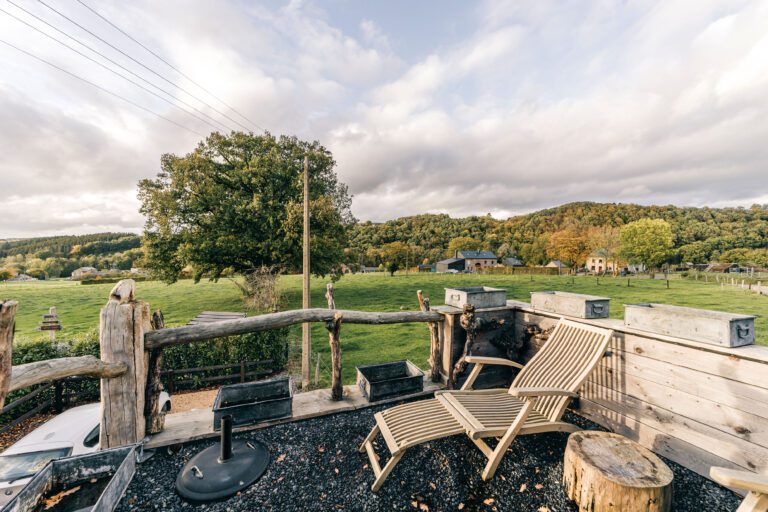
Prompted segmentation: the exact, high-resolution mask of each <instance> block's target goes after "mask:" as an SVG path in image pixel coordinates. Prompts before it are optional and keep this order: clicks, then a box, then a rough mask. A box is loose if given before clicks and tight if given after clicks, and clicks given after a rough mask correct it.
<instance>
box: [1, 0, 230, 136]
mask: <svg viewBox="0 0 768 512" xmlns="http://www.w3.org/2000/svg"><path fill="white" fill-rule="evenodd" d="M0 12H2V13H4V14H6V15H8V16H10V17H11V18H13V19H15V20H16V21H18V22H19V23H23V24H25V25H27V26H28V27H30V28H31V29H33V30H36V31H38V32H40V33H41V34H43V35H44V36H46V37H48V38H50V39H52V40H53V41H55V42H57V43H59V44H60V45H62V46H64V47H65V48H68V49H69V50H72V51H73V52H75V53H77V54H78V55H80V56H81V57H83V58H85V59H88V60H89V61H91V62H93V63H94V64H97V65H99V66H101V67H102V68H104V69H106V70H107V71H109V72H110V73H114V74H115V75H117V76H119V77H120V78H122V79H123V80H126V81H128V82H130V83H132V84H133V85H135V86H136V87H140V88H141V89H143V90H145V91H146V92H148V93H149V94H151V95H153V96H156V97H158V98H160V99H161V100H163V101H165V102H166V103H168V104H170V105H171V106H173V107H175V108H177V109H179V110H181V111H182V112H184V113H185V114H189V115H190V116H192V117H194V118H195V119H197V120H198V121H202V122H204V123H205V124H207V125H208V126H210V127H212V128H213V129H214V130H219V129H220V127H218V126H216V125H214V124H212V123H210V122H208V121H206V120H205V119H203V118H202V117H199V116H196V115H195V114H193V113H192V112H190V111H188V110H186V109H184V108H182V107H180V106H178V105H176V104H175V103H173V102H172V101H170V100H169V99H167V98H164V97H162V96H160V95H159V94H157V93H156V92H155V91H152V90H150V89H149V88H147V87H145V86H143V85H141V84H140V83H138V82H134V81H133V80H131V79H130V78H128V77H127V76H125V75H121V74H120V73H118V72H117V71H115V70H114V69H111V68H110V67H108V66H106V65H104V64H103V63H101V62H99V61H97V60H96V59H94V58H92V57H89V56H88V55H86V54H84V53H83V52H81V51H80V50H77V49H75V48H73V47H71V46H69V45H68V44H67V43H65V42H63V41H59V40H58V39H56V38H55V37H53V36H52V35H50V34H46V33H45V32H43V31H42V30H40V29H39V28H37V27H35V26H34V25H32V24H30V23H27V22H26V21H24V20H22V19H21V18H18V17H17V16H15V15H14V14H11V13H9V12H8V11H6V10H5V9H3V8H2V7H0ZM161 90H162V89H161ZM193 108H194V107H193Z"/></svg>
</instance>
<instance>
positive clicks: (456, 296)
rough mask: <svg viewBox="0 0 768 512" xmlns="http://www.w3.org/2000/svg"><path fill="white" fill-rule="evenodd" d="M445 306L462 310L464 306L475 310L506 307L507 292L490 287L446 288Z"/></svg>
mask: <svg viewBox="0 0 768 512" xmlns="http://www.w3.org/2000/svg"><path fill="white" fill-rule="evenodd" d="M445 304H446V305H448V306H454V307H457V308H462V307H464V305H465V304H469V305H470V306H474V307H475V308H476V309H483V308H501V307H504V306H506V305H507V290H503V289H501V288H491V287H490V286H468V287H465V288H446V289H445Z"/></svg>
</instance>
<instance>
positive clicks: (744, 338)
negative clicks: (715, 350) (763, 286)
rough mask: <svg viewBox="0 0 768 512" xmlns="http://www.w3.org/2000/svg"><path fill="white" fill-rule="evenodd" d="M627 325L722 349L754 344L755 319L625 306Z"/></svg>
mask: <svg viewBox="0 0 768 512" xmlns="http://www.w3.org/2000/svg"><path fill="white" fill-rule="evenodd" d="M624 325H626V326H627V327H632V328H634V329H637V330H640V331H647V332H652V333H656V334H665V335H667V336H675V337H677V338H683V339H687V340H693V341H700V342H702V343H709V344H710V345H719V346H721V347H741V346H744V345H752V344H753V343H754V342H755V317H754V316H751V315H738V314H733V313H724V312H722V311H710V310H707V309H696V308H686V307H681V306H669V305H667V304H626V305H625V306H624Z"/></svg>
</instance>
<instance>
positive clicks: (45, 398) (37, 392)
mask: <svg viewBox="0 0 768 512" xmlns="http://www.w3.org/2000/svg"><path fill="white" fill-rule="evenodd" d="M89 380H93V378H89V377H69V378H67V379H62V380H57V381H55V382H46V383H44V384H41V385H40V386H38V387H36V388H35V389H34V390H32V391H30V392H29V393H27V394H25V395H23V396H21V397H19V398H17V399H16V400H14V401H13V402H11V403H9V404H6V405H5V407H3V408H2V409H0V416H3V415H6V414H9V413H11V412H13V411H14V410H16V409H22V410H24V409H25V408H27V410H24V412H23V413H21V414H20V415H18V416H16V417H14V418H13V419H11V420H9V421H8V422H7V423H4V424H3V425H2V426H1V427H0V434H3V433H5V432H7V431H9V430H11V429H12V428H13V427H15V426H16V425H19V424H20V423H23V422H24V421H26V420H28V419H29V418H31V417H33V416H35V415H36V414H41V413H44V412H47V411H50V410H53V411H55V412H61V411H63V410H64V409H66V408H68V407H69V406H71V405H77V404H80V403H82V402H83V401H85V400H93V399H97V398H98V397H99V390H98V387H96V388H94V389H90V390H89V389H86V390H85V391H77V390H71V389H69V388H71V385H72V384H77V383H79V382H87V381H89ZM33 400H35V401H36V402H35V405H34V406H33V407H31V408H29V406H30V405H31V404H30V402H32V401H33ZM25 406H26V407H25Z"/></svg>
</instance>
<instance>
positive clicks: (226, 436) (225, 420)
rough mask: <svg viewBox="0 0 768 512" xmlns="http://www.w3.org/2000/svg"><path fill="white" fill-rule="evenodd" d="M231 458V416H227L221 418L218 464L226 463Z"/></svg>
mask: <svg viewBox="0 0 768 512" xmlns="http://www.w3.org/2000/svg"><path fill="white" fill-rule="evenodd" d="M231 458H232V415H231V414H227V415H226V416H223V417H222V418H221V454H220V455H219V462H226V461H228V460H229V459H231Z"/></svg>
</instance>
